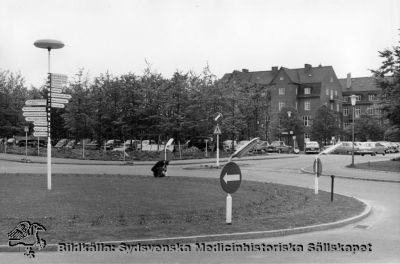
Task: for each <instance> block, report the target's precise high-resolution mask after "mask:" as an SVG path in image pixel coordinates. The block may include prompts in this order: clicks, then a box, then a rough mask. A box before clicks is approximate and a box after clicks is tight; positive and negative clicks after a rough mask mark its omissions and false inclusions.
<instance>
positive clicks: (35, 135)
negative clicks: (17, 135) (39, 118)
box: [33, 132, 47, 137]
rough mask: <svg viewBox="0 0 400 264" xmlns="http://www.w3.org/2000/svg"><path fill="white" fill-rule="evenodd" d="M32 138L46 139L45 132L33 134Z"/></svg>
mask: <svg viewBox="0 0 400 264" xmlns="http://www.w3.org/2000/svg"><path fill="white" fill-rule="evenodd" d="M33 136H34V137H47V132H33Z"/></svg>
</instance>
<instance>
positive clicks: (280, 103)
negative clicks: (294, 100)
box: [279, 102, 285, 111]
mask: <svg viewBox="0 0 400 264" xmlns="http://www.w3.org/2000/svg"><path fill="white" fill-rule="evenodd" d="M284 106H285V102H279V111H281V110H282V108H283V107H284Z"/></svg>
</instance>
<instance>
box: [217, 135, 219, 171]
mask: <svg viewBox="0 0 400 264" xmlns="http://www.w3.org/2000/svg"><path fill="white" fill-rule="evenodd" d="M217 168H219V134H217Z"/></svg>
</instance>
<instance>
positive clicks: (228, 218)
mask: <svg viewBox="0 0 400 264" xmlns="http://www.w3.org/2000/svg"><path fill="white" fill-rule="evenodd" d="M226 224H228V225H230V224H232V196H231V195H230V194H229V193H228V195H227V196H226Z"/></svg>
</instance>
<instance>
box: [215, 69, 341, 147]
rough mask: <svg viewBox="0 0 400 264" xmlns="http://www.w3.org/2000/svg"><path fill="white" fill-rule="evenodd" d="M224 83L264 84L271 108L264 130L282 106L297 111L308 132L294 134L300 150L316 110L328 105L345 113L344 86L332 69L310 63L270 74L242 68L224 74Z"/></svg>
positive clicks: (281, 136)
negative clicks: (313, 65)
mask: <svg viewBox="0 0 400 264" xmlns="http://www.w3.org/2000/svg"><path fill="white" fill-rule="evenodd" d="M221 80H222V81H224V82H225V83H240V82H242V83H243V82H248V83H256V84H258V85H261V86H262V87H263V89H265V91H269V93H270V97H269V104H268V107H269V108H268V110H267V111H268V115H269V116H268V120H267V118H266V119H265V120H266V121H265V127H267V126H268V124H271V123H273V122H274V120H276V119H277V117H278V113H279V112H280V111H281V109H282V108H283V107H293V108H295V109H296V110H297V111H298V113H299V115H300V116H301V118H302V120H303V124H304V126H305V133H303V134H301V135H295V136H296V140H297V144H298V146H299V147H300V149H303V146H304V141H305V140H306V139H308V138H310V134H309V131H310V128H311V125H312V121H313V118H314V116H315V112H316V110H317V109H318V108H319V107H320V106H321V105H323V104H325V105H326V106H328V107H329V108H330V109H332V110H334V111H336V112H338V113H341V112H342V107H341V103H342V100H343V97H342V85H341V83H340V81H339V79H338V78H337V76H336V73H335V71H334V70H333V67H332V66H321V65H320V66H317V67H312V65H310V64H305V65H304V68H298V69H288V68H285V67H280V68H278V67H272V68H271V70H270V71H257V72H250V71H248V70H247V69H243V70H242V71H234V72H233V73H229V74H225V75H224V77H223V78H222V79H221ZM267 123H268V124H267ZM261 125H263V124H261ZM266 134H267V133H266ZM291 137H292V136H290V135H288V132H287V131H281V132H280V133H279V134H275V135H271V133H269V135H266V136H265V137H263V136H262V138H263V139H264V140H265V139H266V140H268V141H271V140H278V139H281V140H285V141H286V142H291V141H290V138H291ZM291 145H292V144H291Z"/></svg>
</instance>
